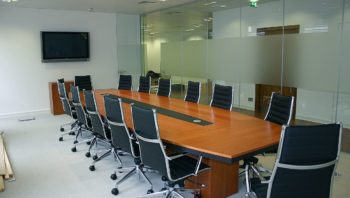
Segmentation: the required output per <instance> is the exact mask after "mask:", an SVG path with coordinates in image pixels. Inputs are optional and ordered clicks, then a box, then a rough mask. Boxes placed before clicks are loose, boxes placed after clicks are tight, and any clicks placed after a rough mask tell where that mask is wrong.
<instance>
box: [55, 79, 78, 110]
mask: <svg viewBox="0 0 350 198" xmlns="http://www.w3.org/2000/svg"><path fill="white" fill-rule="evenodd" d="M64 84H65V86H66V91H67V92H70V86H71V85H73V84H74V81H65V82H64ZM49 93H50V110H51V113H52V114H53V115H60V114H63V113H64V111H63V107H62V103H61V100H60V97H59V95H58V84H57V82H49Z"/></svg>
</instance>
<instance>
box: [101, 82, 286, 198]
mask: <svg viewBox="0 0 350 198" xmlns="http://www.w3.org/2000/svg"><path fill="white" fill-rule="evenodd" d="M104 95H114V96H116V97H119V98H121V99H122V101H123V108H124V109H123V110H124V116H125V121H126V124H127V125H128V127H130V128H133V126H132V118H131V108H130V103H135V104H136V105H144V106H147V107H149V108H155V109H156V110H157V117H158V125H159V131H160V137H161V139H162V141H163V142H165V143H166V145H167V146H168V147H170V148H173V149H176V150H177V151H181V152H188V153H190V154H192V155H194V156H198V155H200V156H203V161H204V162H205V163H206V164H208V165H209V166H210V167H211V169H210V170H209V171H204V172H202V173H200V174H199V175H198V176H195V177H192V178H190V180H191V181H192V182H186V187H190V188H193V187H195V188H198V186H196V185H195V184H194V183H201V184H204V185H205V186H206V187H205V188H203V189H202V191H201V192H202V197H203V198H224V197H227V196H229V195H232V194H235V193H237V192H238V185H239V184H238V183H239V160H241V159H244V158H246V157H249V156H254V155H256V154H258V153H261V152H264V151H267V150H269V149H272V148H276V146H277V145H278V142H279V140H280V134H281V126H280V125H277V124H274V123H272V122H268V121H265V120H262V119H258V118H255V117H253V116H249V115H245V114H242V113H239V112H235V111H228V110H224V109H220V108H216V107H210V106H208V105H202V104H196V103H191V102H186V101H184V100H181V99H176V98H168V97H164V96H157V95H155V94H148V93H139V92H135V91H128V90H116V89H103V90H95V97H96V104H97V108H98V111H99V112H100V114H102V115H105V108H104V101H103V96H104ZM193 181H194V182H193Z"/></svg>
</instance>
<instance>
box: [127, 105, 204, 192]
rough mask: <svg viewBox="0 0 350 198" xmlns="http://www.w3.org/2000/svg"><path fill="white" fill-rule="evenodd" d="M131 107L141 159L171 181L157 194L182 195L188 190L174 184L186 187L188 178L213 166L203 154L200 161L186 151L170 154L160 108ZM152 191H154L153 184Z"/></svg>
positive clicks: (164, 178)
mask: <svg viewBox="0 0 350 198" xmlns="http://www.w3.org/2000/svg"><path fill="white" fill-rule="evenodd" d="M131 109H132V117H133V123H134V129H135V134H136V138H137V140H138V142H139V145H140V155H141V161H142V163H143V164H144V165H145V166H147V167H151V168H152V169H154V170H157V171H159V173H160V174H161V175H162V176H163V180H165V181H167V183H166V184H167V185H166V186H165V187H164V188H163V189H162V191H161V192H156V193H154V196H155V197H156V196H157V195H159V194H166V195H167V196H166V197H168V196H171V195H177V196H178V197H182V196H181V195H180V194H179V193H180V191H181V192H183V191H185V190H184V189H181V190H178V189H176V188H173V187H174V185H176V184H178V185H179V186H180V187H183V186H184V180H185V179H187V178H188V177H191V176H195V175H197V173H198V172H201V171H203V170H207V169H209V166H207V165H206V164H204V163H202V162H201V161H202V157H201V156H200V157H199V159H198V160H196V159H194V158H193V157H190V156H187V155H183V154H181V155H176V156H168V155H167V154H166V151H165V150H164V145H163V142H162V140H161V139H160V136H159V127H158V121H157V114H156V110H155V109H144V108H141V107H138V106H136V105H132V106H131ZM169 187H170V188H169ZM148 193H153V186H152V187H151V189H150V190H149V191H148ZM147 197H150V195H147Z"/></svg>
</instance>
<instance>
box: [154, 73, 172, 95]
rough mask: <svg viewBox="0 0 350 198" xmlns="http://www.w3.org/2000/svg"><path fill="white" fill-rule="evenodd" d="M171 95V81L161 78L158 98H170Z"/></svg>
mask: <svg viewBox="0 0 350 198" xmlns="http://www.w3.org/2000/svg"><path fill="white" fill-rule="evenodd" d="M170 94H171V79H164V78H160V79H159V81H158V91H157V95H158V96H166V97H170Z"/></svg>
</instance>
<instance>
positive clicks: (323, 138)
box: [267, 124, 342, 198]
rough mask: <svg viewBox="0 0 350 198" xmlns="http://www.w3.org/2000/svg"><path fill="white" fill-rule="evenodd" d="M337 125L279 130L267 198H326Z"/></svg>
mask: <svg viewBox="0 0 350 198" xmlns="http://www.w3.org/2000/svg"><path fill="white" fill-rule="evenodd" d="M341 130H342V126H341V124H326V125H317V126H288V127H286V126H283V130H282V135H281V141H280V145H279V148H278V153H277V159H276V163H275V167H274V169H273V173H272V176H271V181H270V183H269V186H268V192H267V194H268V196H267V197H268V198H280V197H283V198H292V197H293V198H294V197H317V198H329V197H330V193H331V186H332V178H333V174H334V171H335V166H336V163H337V161H338V159H339V152H340V143H341Z"/></svg>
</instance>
